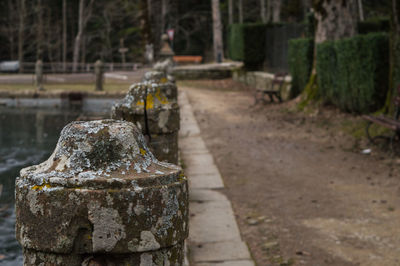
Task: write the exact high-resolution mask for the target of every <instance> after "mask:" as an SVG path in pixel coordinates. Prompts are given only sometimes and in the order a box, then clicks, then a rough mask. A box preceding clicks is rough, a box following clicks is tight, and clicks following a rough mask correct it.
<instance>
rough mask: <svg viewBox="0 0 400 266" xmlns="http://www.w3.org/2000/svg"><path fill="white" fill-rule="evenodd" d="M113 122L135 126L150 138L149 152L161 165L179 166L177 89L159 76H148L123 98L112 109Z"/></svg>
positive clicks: (162, 76)
mask: <svg viewBox="0 0 400 266" xmlns="http://www.w3.org/2000/svg"><path fill="white" fill-rule="evenodd" d="M111 113H112V114H111V116H112V118H114V119H120V120H126V121H129V122H133V123H135V125H137V126H138V127H139V128H140V129H141V130H142V133H143V134H148V135H150V142H149V145H150V148H151V149H152V152H153V153H154V155H155V156H156V157H157V159H158V160H160V161H167V162H170V163H175V164H176V163H177V162H178V136H177V133H178V131H179V126H180V123H179V119H180V113H179V106H178V103H177V87H176V85H175V84H174V83H173V82H170V81H169V79H168V77H167V76H165V75H164V74H163V73H162V72H155V71H153V72H147V73H146V74H145V76H144V82H142V83H135V84H133V85H132V86H131V87H130V89H129V92H128V94H127V95H126V96H125V98H124V99H123V100H122V101H120V102H118V103H116V104H115V105H114V106H113V107H112V111H111Z"/></svg>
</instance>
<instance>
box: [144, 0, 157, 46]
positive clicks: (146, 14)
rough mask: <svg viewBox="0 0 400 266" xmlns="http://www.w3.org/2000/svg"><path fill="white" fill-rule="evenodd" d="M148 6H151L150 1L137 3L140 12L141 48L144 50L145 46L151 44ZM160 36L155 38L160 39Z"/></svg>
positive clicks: (145, 0)
mask: <svg viewBox="0 0 400 266" xmlns="http://www.w3.org/2000/svg"><path fill="white" fill-rule="evenodd" d="M149 4H151V1H150V0H140V2H139V11H140V31H141V37H142V47H143V49H145V47H146V45H147V44H151V43H152V39H151V21H150V17H151V12H150V11H149V10H150V9H149V6H148V5H149ZM160 37H161V36H158V37H157V36H156V38H160Z"/></svg>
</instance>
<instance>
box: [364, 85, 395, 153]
mask: <svg viewBox="0 0 400 266" xmlns="http://www.w3.org/2000/svg"><path fill="white" fill-rule="evenodd" d="M393 103H394V106H395V113H394V117H393V118H391V117H387V116H384V115H380V116H373V115H363V118H364V119H366V120H367V121H368V123H367V126H366V128H365V132H366V135H367V137H368V140H369V141H370V142H371V143H374V144H376V140H377V139H388V140H389V141H390V147H391V149H392V151H393V152H394V153H399V152H400V86H399V87H397V96H396V97H395V99H394V102H393ZM372 124H377V125H379V126H382V127H385V128H387V129H390V130H391V131H393V134H392V135H391V136H388V137H387V136H383V135H378V136H374V137H372V136H371V134H370V127H371V125H372Z"/></svg>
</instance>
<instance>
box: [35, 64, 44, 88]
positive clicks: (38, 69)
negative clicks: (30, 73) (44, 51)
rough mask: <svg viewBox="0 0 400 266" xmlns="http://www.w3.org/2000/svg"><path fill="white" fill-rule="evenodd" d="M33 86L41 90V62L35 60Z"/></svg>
mask: <svg viewBox="0 0 400 266" xmlns="http://www.w3.org/2000/svg"><path fill="white" fill-rule="evenodd" d="M35 86H36V88H37V90H39V91H42V90H44V88H43V62H42V60H37V61H36V64H35Z"/></svg>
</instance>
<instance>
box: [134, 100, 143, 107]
mask: <svg viewBox="0 0 400 266" xmlns="http://www.w3.org/2000/svg"><path fill="white" fill-rule="evenodd" d="M136 105H137V106H144V101H142V100H140V101H137V102H136Z"/></svg>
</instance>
